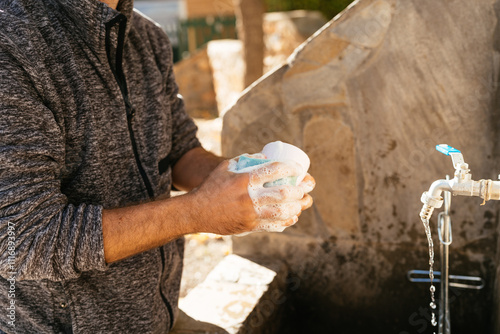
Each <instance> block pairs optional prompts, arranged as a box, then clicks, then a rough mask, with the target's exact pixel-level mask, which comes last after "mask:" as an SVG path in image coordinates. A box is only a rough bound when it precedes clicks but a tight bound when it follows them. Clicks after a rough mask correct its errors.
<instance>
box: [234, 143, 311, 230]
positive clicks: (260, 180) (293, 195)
mask: <svg viewBox="0 0 500 334" xmlns="http://www.w3.org/2000/svg"><path fill="white" fill-rule="evenodd" d="M284 148H286V149H284ZM290 152H291V153H290ZM287 154H288V158H287ZM304 156H305V157H304ZM241 157H244V158H245V159H240V158H241ZM290 158H291V160H290ZM252 159H261V160H263V161H262V162H259V161H252ZM267 159H271V161H270V160H267ZM240 160H241V161H240ZM272 160H279V161H280V162H281V163H280V164H276V163H275V161H272ZM309 163H310V162H309V158H308V157H307V155H306V154H305V153H304V152H302V151H301V150H300V149H298V148H296V147H294V146H292V145H289V144H285V143H281V142H275V143H270V144H268V145H266V146H265V147H264V150H263V153H257V154H252V155H250V154H243V155H241V156H239V157H236V158H234V159H232V160H231V161H230V162H229V166H228V170H229V171H231V172H233V173H249V174H250V182H249V184H248V194H249V196H250V198H251V199H252V203H253V206H254V210H255V212H256V214H257V216H258V217H259V219H258V224H257V226H256V227H255V229H254V230H253V231H254V232H255V231H267V232H282V231H283V230H285V229H286V228H287V227H288V226H289V225H290V221H289V220H290V219H292V225H293V224H295V223H296V222H297V221H298V214H300V212H301V210H302V206H301V203H300V199H301V198H302V196H303V195H304V193H308V192H309V191H311V190H312V189H313V188H314V183H313V182H305V183H304V184H301V181H302V179H303V178H304V177H305V175H306V174H307V170H308V169H309ZM290 186H300V190H298V191H297V190H296V188H295V187H293V188H295V189H293V190H291V189H289V190H286V187H290ZM299 195H300V196H299ZM299 197H300V198H299ZM269 199H275V202H277V203H275V204H265V203H266V200H267V202H268V201H269ZM283 201H285V202H283ZM246 234H248V233H242V234H239V236H241V235H246Z"/></svg>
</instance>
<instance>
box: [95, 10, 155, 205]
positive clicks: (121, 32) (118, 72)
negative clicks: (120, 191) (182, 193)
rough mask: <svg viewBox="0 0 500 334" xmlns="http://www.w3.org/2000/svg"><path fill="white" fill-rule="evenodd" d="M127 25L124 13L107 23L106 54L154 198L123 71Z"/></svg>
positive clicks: (145, 182) (135, 149) (136, 152)
mask: <svg viewBox="0 0 500 334" xmlns="http://www.w3.org/2000/svg"><path fill="white" fill-rule="evenodd" d="M116 23H119V27H118V43H117V46H116V58H115V66H113V63H112V62H111V28H112V27H113V26H114V25H115V24H116ZM126 27H127V17H126V16H125V15H123V14H119V15H118V16H116V17H115V18H113V19H112V20H110V21H109V22H107V23H106V40H105V44H106V54H107V57H108V62H109V66H110V67H111V71H112V72H113V75H114V76H115V80H116V82H117V83H118V86H119V87H120V91H121V93H122V97H123V101H124V103H125V110H126V113H127V125H128V132H129V134H130V141H131V142H132V149H133V151H134V157H135V162H136V164H137V168H138V169H139V173H140V174H141V177H142V180H143V182H144V185H145V186H146V190H147V192H148V196H149V197H150V198H153V197H154V191H153V187H152V186H151V181H150V180H149V178H148V175H147V174H146V171H145V170H144V166H143V165H142V162H141V159H140V158H139V151H138V149H137V143H136V141H135V136H134V130H133V128H132V122H133V120H134V116H135V109H134V106H133V105H132V103H131V102H130V99H129V95H128V88H127V81H126V80H125V73H124V71H123V47H124V43H125V32H126Z"/></svg>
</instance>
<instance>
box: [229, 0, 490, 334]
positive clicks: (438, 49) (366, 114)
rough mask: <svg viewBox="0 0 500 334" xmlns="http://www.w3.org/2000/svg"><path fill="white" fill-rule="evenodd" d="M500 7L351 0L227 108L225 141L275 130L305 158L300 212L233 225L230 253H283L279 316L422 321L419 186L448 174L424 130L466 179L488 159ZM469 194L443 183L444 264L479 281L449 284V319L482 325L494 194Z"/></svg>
mask: <svg viewBox="0 0 500 334" xmlns="http://www.w3.org/2000/svg"><path fill="white" fill-rule="evenodd" d="M499 8H500V7H498V4H497V3H496V1H493V0H478V1H474V2H471V1H467V0H454V1H446V0H364V1H363V0H362V1H359V2H356V3H355V4H354V5H352V6H351V7H349V8H348V9H347V10H346V11H344V12H343V13H342V15H340V16H338V17H336V18H335V19H334V20H332V21H331V22H329V23H328V24H327V25H325V26H324V27H323V28H322V29H321V30H320V31H318V32H317V33H316V35H315V36H314V37H313V38H311V39H310V40H309V41H308V43H306V44H304V45H303V46H302V47H300V48H298V49H297V50H296V52H295V54H294V55H293V56H292V57H291V58H290V59H289V61H288V63H287V64H285V65H284V66H282V67H281V68H279V69H277V70H276V71H275V72H274V73H272V74H270V75H269V76H267V77H265V78H263V79H262V80H261V81H260V82H258V83H257V84H256V85H254V86H253V87H252V88H251V89H250V90H248V91H246V92H245V93H244V95H242V96H241V98H240V99H239V101H238V102H237V103H236V105H234V106H233V108H232V109H230V110H229V111H228V112H227V113H226V115H225V117H224V127H223V133H222V150H223V152H222V153H223V154H224V155H225V156H236V155H239V154H241V153H245V152H248V153H252V152H258V151H260V150H261V148H262V147H263V146H264V145H265V144H266V143H268V142H270V141H274V140H282V141H286V142H290V143H292V144H295V145H297V146H299V147H302V148H303V149H304V150H305V151H306V152H307V153H308V154H309V156H310V158H311V169H310V173H311V174H312V175H313V176H314V177H315V178H316V181H317V187H316V189H315V190H314V192H313V193H312V196H313V198H314V200H315V204H314V206H313V207H312V208H311V209H309V210H308V211H306V212H304V213H303V214H302V216H301V217H300V220H299V222H298V223H297V224H296V225H295V226H293V227H291V228H288V229H287V230H286V231H285V232H283V233H255V234H251V235H249V236H246V237H241V238H238V237H235V238H234V240H233V249H234V252H235V253H237V254H240V255H251V256H269V257H277V258H280V259H283V260H285V261H286V262H287V263H288V265H289V266H290V270H291V272H292V273H294V275H295V277H296V282H297V284H295V285H293V286H292V287H291V288H290V301H291V302H290V303H289V305H291V311H290V312H291V314H294V316H292V318H291V321H293V320H294V319H297V318H301V317H302V316H305V317H306V319H309V320H310V322H308V326H309V327H308V332H314V333H323V332H333V331H335V333H361V332H367V331H370V332H377V333H378V332H382V331H383V332H389V333H398V334H404V333H414V332H418V333H427V332H429V331H430V330H431V328H430V325H429V321H428V320H429V319H430V315H429V313H428V306H427V305H428V304H429V301H430V300H429V299H430V298H429V293H428V288H429V285H428V284H420V285H419V284H414V283H409V282H408V281H407V279H406V273H407V271H408V270H411V269H424V270H426V269H428V265H427V263H428V249H427V242H426V238H425V234H424V230H423V226H422V223H421V222H420V220H419V217H418V213H419V211H420V209H421V207H422V204H421V203H420V196H421V194H422V192H423V191H424V190H427V189H428V188H429V186H430V184H431V183H432V182H433V181H434V180H437V179H440V178H444V177H445V176H446V174H449V175H451V176H452V175H453V167H452V163H451V159H450V158H449V157H446V156H444V155H442V154H440V153H438V152H436V151H435V150H434V146H435V145H436V144H441V143H447V144H449V145H452V146H454V147H456V148H458V149H460V150H461V151H462V152H463V153H464V157H465V160H466V162H468V163H469V165H470V169H471V172H472V176H473V178H474V179H482V178H492V179H496V177H497V175H498V173H499V170H498V166H499V156H500V155H499V153H500V152H499V150H500V147H499V145H497V140H498V135H499V125H500V124H499V117H498V111H497V110H498V98H497V96H498V92H497V90H498V84H497V83H498V71H499V68H500V67H499V66H500V62H499V59H500V57H499V53H498V41H499V40H500V39H499V37H500V36H499V35H498V32H499V31H500V30H499V29H498V17H497V16H498V14H499V10H500V9H499ZM481 202H482V200H481V199H479V198H457V197H454V198H453V203H452V224H453V244H452V246H451V255H450V273H451V274H455V275H475V276H481V277H483V278H484V279H485V281H486V287H485V288H484V289H483V290H480V291H470V290H452V292H451V293H450V294H451V296H452V297H453V302H452V305H451V308H452V324H455V325H454V326H453V325H452V326H453V331H454V333H493V330H492V328H493V326H494V324H493V322H494V318H497V317H493V316H492V312H493V311H492V310H493V308H494V305H495V299H496V300H499V298H498V295H496V293H497V292H495V291H496V289H494V287H495V286H496V283H495V282H496V275H495V272H496V267H497V265H498V263H497V248H498V247H497V232H498V231H497V230H498V209H499V203H498V202H488V203H486V205H484V206H481V205H480V204H481ZM436 216H437V213H436V214H435V216H434V217H433V219H432V222H431V224H432V227H433V232H434V234H437V230H436ZM434 240H435V244H438V241H437V238H436V237H435V238H434ZM436 253H437V257H438V258H439V256H438V254H439V251H438V247H436ZM436 264H437V265H438V266H439V259H437V263H436ZM292 301H293V302H292ZM294 310H295V311H294ZM298 310H300V312H299V311H298ZM294 312H297V313H294ZM311 326H312V327H311ZM314 326H317V328H316V330H317V331H314ZM296 328H297V329H298V332H300V325H299V324H297V326H296ZM304 330H305V329H304Z"/></svg>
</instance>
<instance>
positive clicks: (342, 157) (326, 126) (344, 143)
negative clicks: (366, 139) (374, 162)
mask: <svg viewBox="0 0 500 334" xmlns="http://www.w3.org/2000/svg"><path fill="white" fill-rule="evenodd" d="M303 141H304V149H305V152H307V154H308V155H309V158H310V159H311V168H310V171H309V172H310V173H311V175H314V177H315V179H316V183H317V187H316V188H315V189H314V191H313V192H312V193H311V195H312V196H313V197H314V198H315V202H316V207H317V209H318V211H319V214H320V216H321V218H322V219H323V221H325V222H326V224H327V226H328V228H329V229H332V232H331V234H340V233H342V232H344V233H347V234H357V233H358V232H359V230H360V227H359V216H358V192H357V189H356V157H355V152H354V137H353V133H352V130H351V128H350V127H349V126H347V125H346V124H343V123H342V121H341V120H340V119H333V118H331V117H324V116H316V117H313V118H312V119H311V120H309V121H308V122H307V124H306V125H305V127H304V140H303ZM346 147H349V148H352V150H346V149H345V148H346ZM332 199H335V200H333V201H332ZM338 230H341V231H338Z"/></svg>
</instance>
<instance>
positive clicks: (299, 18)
mask: <svg viewBox="0 0 500 334" xmlns="http://www.w3.org/2000/svg"><path fill="white" fill-rule="evenodd" d="M263 21H264V23H263V30H264V44H265V57H264V65H265V71H264V72H267V71H269V70H271V69H272V68H274V67H276V66H279V65H282V64H284V63H285V61H286V59H287V58H288V57H289V56H290V55H291V54H292V52H293V51H294V50H295V49H296V48H297V47H298V46H299V45H300V44H302V43H303V42H304V41H305V40H306V39H307V38H309V37H310V36H311V35H312V34H313V33H315V32H316V31H317V30H318V29H319V28H321V27H322V26H323V25H324V24H325V23H326V19H325V18H324V17H323V15H322V14H321V13H320V12H316V11H306V10H295V11H288V12H272V13H266V14H265V15H264V20H263Z"/></svg>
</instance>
